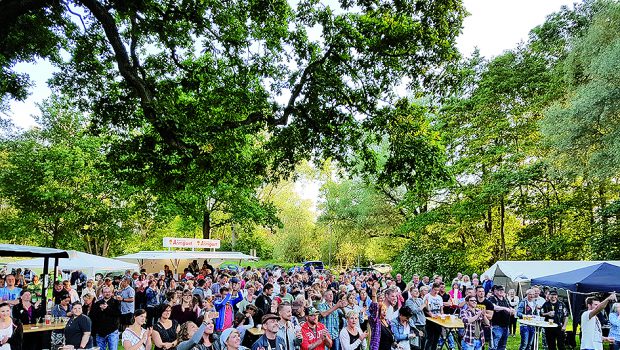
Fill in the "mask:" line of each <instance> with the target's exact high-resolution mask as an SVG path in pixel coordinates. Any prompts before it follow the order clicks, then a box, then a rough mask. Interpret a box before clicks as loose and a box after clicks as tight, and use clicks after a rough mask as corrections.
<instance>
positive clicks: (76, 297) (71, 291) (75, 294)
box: [62, 280, 80, 304]
mask: <svg viewBox="0 0 620 350" xmlns="http://www.w3.org/2000/svg"><path fill="white" fill-rule="evenodd" d="M62 287H63V288H64V289H65V290H66V291H67V293H69V298H71V304H73V303H75V302H76V301H80V295H79V294H78V292H76V291H75V289H73V288H72V287H71V283H70V282H69V281H68V280H64V281H62Z"/></svg>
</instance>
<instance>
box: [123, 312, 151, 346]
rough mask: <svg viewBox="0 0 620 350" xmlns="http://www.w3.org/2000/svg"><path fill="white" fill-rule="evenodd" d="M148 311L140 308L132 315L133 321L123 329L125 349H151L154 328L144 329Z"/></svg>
mask: <svg viewBox="0 0 620 350" xmlns="http://www.w3.org/2000/svg"><path fill="white" fill-rule="evenodd" d="M144 324H146V311H145V310H144V309H138V310H136V311H135V312H134V314H133V316H132V323H131V324H130V325H129V326H127V328H125V330H124V331H123V349H125V350H150V349H151V342H152V341H151V333H152V329H151V328H148V329H144V328H143V327H142V326H144Z"/></svg>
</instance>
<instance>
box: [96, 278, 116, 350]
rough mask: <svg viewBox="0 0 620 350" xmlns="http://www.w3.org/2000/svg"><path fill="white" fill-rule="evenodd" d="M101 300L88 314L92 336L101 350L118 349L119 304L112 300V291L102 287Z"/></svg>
mask: <svg viewBox="0 0 620 350" xmlns="http://www.w3.org/2000/svg"><path fill="white" fill-rule="evenodd" d="M102 292H103V299H101V300H99V301H97V302H96V303H95V304H94V305H93V308H92V310H91V312H90V318H91V320H92V321H93V334H94V335H95V340H96V342H97V346H99V348H100V349H101V350H106V349H109V350H116V349H117V348H118V325H119V318H120V316H121V303H120V302H119V301H118V300H116V299H114V298H112V295H113V294H112V289H110V287H103V290H102Z"/></svg>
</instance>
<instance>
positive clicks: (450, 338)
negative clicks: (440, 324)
mask: <svg viewBox="0 0 620 350" xmlns="http://www.w3.org/2000/svg"><path fill="white" fill-rule="evenodd" d="M444 330H445V328H444ZM444 330H442V331H441V332H442V334H443V332H444ZM445 332H447V333H448V334H447V335H446V337H445V338H446V339H447V340H448V348H449V349H454V345H455V344H454V336H452V332H448V331H447V330H445ZM443 343H444V338H442V337H440V338H439V342H438V343H437V346H439V348H440V349H441V347H443Z"/></svg>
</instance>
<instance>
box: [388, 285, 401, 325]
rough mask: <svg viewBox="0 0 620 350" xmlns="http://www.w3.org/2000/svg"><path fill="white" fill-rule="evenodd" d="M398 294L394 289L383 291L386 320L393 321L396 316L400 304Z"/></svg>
mask: <svg viewBox="0 0 620 350" xmlns="http://www.w3.org/2000/svg"><path fill="white" fill-rule="evenodd" d="M399 296H400V293H399V292H398V290H396V288H395V287H389V288H388V289H387V290H386V291H385V304H386V306H387V318H388V320H392V319H394V318H395V317H396V316H398V309H399V308H400V303H399V300H398V297H399Z"/></svg>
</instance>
